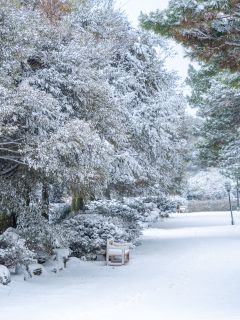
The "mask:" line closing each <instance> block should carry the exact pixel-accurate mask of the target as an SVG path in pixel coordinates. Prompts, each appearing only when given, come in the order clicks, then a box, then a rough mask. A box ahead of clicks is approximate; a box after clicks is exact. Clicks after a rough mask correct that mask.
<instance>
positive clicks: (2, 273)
mask: <svg viewBox="0 0 240 320" xmlns="http://www.w3.org/2000/svg"><path fill="white" fill-rule="evenodd" d="M9 282H11V277H10V272H9V270H8V269H7V268H6V267H5V266H1V265H0V283H1V284H3V285H7V284H8V283H9Z"/></svg>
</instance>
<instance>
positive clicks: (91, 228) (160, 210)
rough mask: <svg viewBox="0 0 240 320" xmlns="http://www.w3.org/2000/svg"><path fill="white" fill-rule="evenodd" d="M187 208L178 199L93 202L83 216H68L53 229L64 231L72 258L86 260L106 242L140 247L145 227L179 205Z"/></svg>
mask: <svg viewBox="0 0 240 320" xmlns="http://www.w3.org/2000/svg"><path fill="white" fill-rule="evenodd" d="M179 203H180V204H181V205H184V204H186V200H185V199H183V198H181V197H163V196H161V197H136V198H124V199H123V200H122V201H117V200H99V201H93V202H91V203H90V204H89V205H88V206H86V211H85V212H80V213H78V214H71V215H69V216H68V217H67V219H65V220H63V221H62V222H61V223H60V224H57V225H56V229H57V228H58V227H59V228H63V229H64V230H65V231H62V234H64V237H65V239H67V242H68V243H69V246H70V249H71V250H72V256H76V257H82V256H86V257H87V258H88V259H89V258H93V256H94V255H95V256H96V255H97V254H104V253H105V250H106V240H107V239H108V238H111V237H114V238H115V239H116V241H120V242H132V243H133V244H135V245H138V244H140V241H139V236H140V235H141V232H142V230H143V228H144V227H147V226H148V225H149V223H152V222H154V221H156V220H157V219H158V218H159V217H166V216H168V214H169V213H171V212H177V208H178V204H179Z"/></svg>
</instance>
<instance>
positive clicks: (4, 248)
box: [0, 228, 36, 268]
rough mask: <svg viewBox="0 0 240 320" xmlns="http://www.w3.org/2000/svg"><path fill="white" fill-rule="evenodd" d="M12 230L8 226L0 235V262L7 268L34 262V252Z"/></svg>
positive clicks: (19, 266)
mask: <svg viewBox="0 0 240 320" xmlns="http://www.w3.org/2000/svg"><path fill="white" fill-rule="evenodd" d="M12 230H13V229H12V228H9V229H7V230H6V231H5V232H4V233H3V235H1V236H0V264H2V265H4V266H5V267H7V268H21V267H23V266H25V267H26V266H28V265H29V264H31V263H33V262H36V260H35V256H36V254H35V252H33V251H31V250H29V249H28V247H27V245H26V240H25V239H21V238H19V236H18V234H16V233H15V232H13V231H12Z"/></svg>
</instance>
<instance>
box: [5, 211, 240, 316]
mask: <svg viewBox="0 0 240 320" xmlns="http://www.w3.org/2000/svg"><path fill="white" fill-rule="evenodd" d="M234 219H235V222H236V225H235V226H231V225H230V214H229V212H210V213H209V212H208V213H188V214H174V215H171V216H170V218H169V219H167V220H163V221H159V222H157V223H155V224H154V225H153V226H152V228H150V229H147V230H145V231H144V235H143V237H142V243H143V244H142V246H139V247H137V248H136V249H135V250H132V251H131V257H130V258H131V259H130V263H128V264H127V265H126V266H122V267H114V268H113V267H107V266H105V264H104V262H100V261H97V262H90V261H80V260H78V259H76V258H71V260H70V261H69V262H68V264H67V269H64V271H62V272H60V273H57V274H48V273H46V274H45V275H41V276H34V277H33V278H32V279H29V280H27V281H23V279H22V276H21V275H12V282H11V283H10V284H9V285H8V286H2V285H0V315H1V317H0V318H1V319H4V320H15V319H18V320H30V319H31V320H40V319H41V320H42V319H48V320H55V319H56V320H68V319H69V320H72V319H76V320H85V319H86V320H88V319H99V320H102V319H104V320H110V319H116V320H118V319H121V320H122V319H127V320H130V319H131V320H135V319H137V320H148V319H149V320H150V319H151V320H155V319H156V320H158V319H162V320H176V319H177V320H182V319H184V320H203V319H204V320H205V319H209V320H215V319H216V320H218V319H219V320H220V319H221V320H239V319H240V304H239V290H240V254H239V252H240V213H234Z"/></svg>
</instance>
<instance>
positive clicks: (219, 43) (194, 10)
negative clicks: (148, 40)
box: [140, 0, 240, 70]
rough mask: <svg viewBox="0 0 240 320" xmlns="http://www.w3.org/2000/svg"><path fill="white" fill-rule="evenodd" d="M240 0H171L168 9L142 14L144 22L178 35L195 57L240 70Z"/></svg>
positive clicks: (164, 33)
mask: <svg viewBox="0 0 240 320" xmlns="http://www.w3.org/2000/svg"><path fill="white" fill-rule="evenodd" d="M239 12H240V7H239V1H229V0H216V1H210V0H200V1H195V0H190V1H185V0H171V1H169V3H168V8H167V9H165V10H163V11H160V10H157V11H156V12H151V13H150V14H149V15H147V14H141V16H140V20H141V24H142V26H143V27H144V28H146V29H148V30H149V29H151V30H153V31H154V32H156V33H159V34H161V35H164V36H167V37H171V38H174V39H175V40H176V41H178V42H180V43H182V44H183V45H184V47H185V48H186V53H187V55H188V56H189V57H191V58H197V59H201V60H204V61H207V62H211V63H212V64H214V65H215V66H218V67H221V68H229V69H232V70H239V69H240V65H239V59H240V51H239V26H240V25H239V23H240V20H239Z"/></svg>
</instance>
